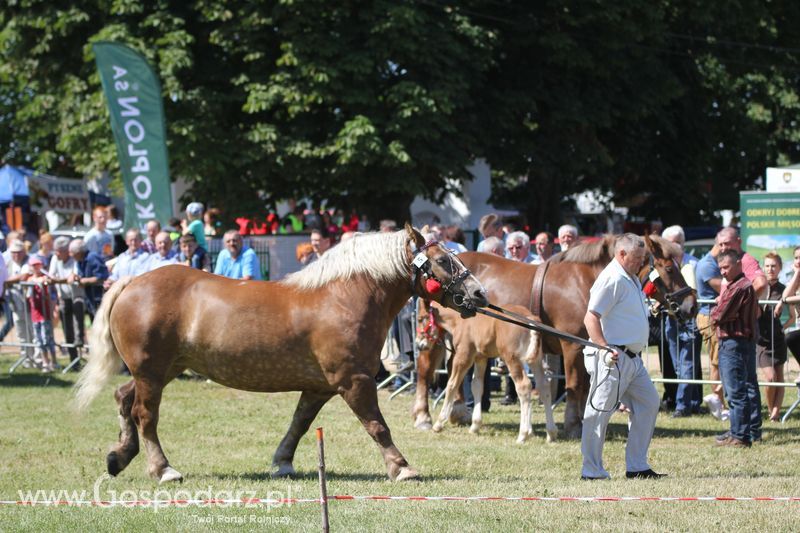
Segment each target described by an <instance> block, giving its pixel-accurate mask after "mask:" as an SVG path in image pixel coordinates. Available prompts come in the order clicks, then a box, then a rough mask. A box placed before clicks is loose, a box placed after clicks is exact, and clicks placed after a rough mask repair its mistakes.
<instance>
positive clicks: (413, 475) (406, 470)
mask: <svg viewBox="0 0 800 533" xmlns="http://www.w3.org/2000/svg"><path fill="white" fill-rule="evenodd" d="M418 478H419V472H417V471H416V470H414V469H413V468H411V467H410V466H404V467H403V468H401V469H400V472H399V473H398V474H397V477H396V478H394V480H395V481H407V480H409V479H418Z"/></svg>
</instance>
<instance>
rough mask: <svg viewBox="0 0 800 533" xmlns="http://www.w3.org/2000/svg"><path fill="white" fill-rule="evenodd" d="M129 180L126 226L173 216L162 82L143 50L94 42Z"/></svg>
mask: <svg viewBox="0 0 800 533" xmlns="http://www.w3.org/2000/svg"><path fill="white" fill-rule="evenodd" d="M92 49H93V50H94V53H95V59H96V61H97V70H98V71H99V72H100V79H101V81H102V83H103V92H104V94H105V96H106V101H107V102H108V110H109V114H110V115H111V130H112V131H113V132H114V140H115V141H116V143H117V153H118V155H119V166H120V169H121V170H122V179H123V182H124V184H125V227H126V228H132V227H139V228H143V227H144V225H145V224H146V223H147V221H149V220H153V219H157V220H158V221H159V222H161V224H162V225H166V224H167V222H168V221H169V218H170V217H171V216H172V194H171V192H170V179H169V163H168V160H167V137H166V129H165V127H164V104H163V101H162V99H161V84H160V83H159V82H158V78H157V77H156V75H155V73H154V72H153V69H152V68H150V65H149V64H148V63H147V60H146V59H145V58H144V57H142V55H141V54H139V53H138V52H136V51H135V50H132V49H131V48H129V47H128V46H125V45H123V44H119V43H110V42H98V43H95V44H94V45H92Z"/></svg>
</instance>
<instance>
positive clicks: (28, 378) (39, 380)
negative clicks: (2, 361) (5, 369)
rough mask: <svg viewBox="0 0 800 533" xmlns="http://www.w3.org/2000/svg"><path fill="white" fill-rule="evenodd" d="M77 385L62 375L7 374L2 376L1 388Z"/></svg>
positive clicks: (65, 386) (0, 378) (0, 380)
mask: <svg viewBox="0 0 800 533" xmlns="http://www.w3.org/2000/svg"><path fill="white" fill-rule="evenodd" d="M74 384H75V383H74V382H73V381H68V380H66V379H62V377H61V374H60V373H58V374H29V373H19V374H10V375H9V374H6V375H4V376H0V388H4V387H6V388H13V387H18V388H19V387H61V388H67V387H72V386H73V385H74Z"/></svg>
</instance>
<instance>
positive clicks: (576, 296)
mask: <svg viewBox="0 0 800 533" xmlns="http://www.w3.org/2000/svg"><path fill="white" fill-rule="evenodd" d="M615 242H616V238H615V237H614V236H613V235H607V236H606V237H604V238H603V240H601V241H598V242H596V243H591V244H581V245H579V246H576V247H574V248H571V249H570V250H568V251H566V252H563V253H560V254H556V255H555V256H553V257H552V258H550V260H549V261H548V262H549V263H550V264H549V266H548V268H547V270H546V274H545V277H544V285H543V288H542V295H541V314H540V316H541V319H542V322H543V323H544V324H546V325H548V326H552V327H555V328H556V329H559V330H561V331H564V332H566V333H569V334H571V335H575V336H578V337H581V338H587V333H586V328H584V326H583V318H584V316H585V315H586V308H587V306H588V304H589V289H590V288H591V286H592V284H593V283H594V280H595V279H597V276H598V275H599V274H600V272H601V271H602V270H603V269H604V268H605V267H606V265H607V264H608V263H609V262H610V261H611V259H612V258H613V257H614V244H615ZM645 243H646V245H647V250H648V252H649V253H648V259H649V260H648V261H645V264H644V265H643V266H642V271H641V272H640V278H641V279H642V280H643V281H646V280H647V277H648V275H649V274H650V272H651V271H655V272H657V273H658V279H657V280H656V283H655V287H656V288H657V289H658V292H657V293H656V294H655V295H654V296H655V298H656V300H658V301H659V302H660V303H661V304H662V305H664V306H666V307H667V308H668V309H669V310H670V312H671V313H673V314H675V315H677V316H678V318H680V319H682V320H686V319H689V318H691V317H694V315H695V313H696V312H697V299H696V297H695V295H694V293H693V292H692V291H691V289H690V288H689V287H688V286H687V285H686V281H685V280H684V279H683V276H682V275H681V273H680V268H679V266H678V265H679V264H680V261H681V250H680V248H679V247H677V246H676V245H674V244H673V243H670V242H669V241H667V240H665V239H662V238H661V237H657V236H645ZM458 257H459V259H461V260H462V261H463V262H464V264H465V265H466V266H467V268H469V269H470V270H471V271H472V272H473V273H474V274H475V276H476V277H477V278H478V279H480V280H481V283H483V284H484V286H485V287H486V290H487V291H488V294H489V300H490V301H491V302H492V303H496V304H499V305H510V304H517V305H522V306H525V307H527V308H528V309H533V307H534V302H533V282H534V275H535V274H536V270H537V268H540V267H541V265H529V264H525V263H520V262H516V261H510V260H508V259H504V258H502V257H498V256H496V255H492V254H483V253H477V252H466V253H463V254H460V255H459V256H458ZM542 349H543V350H544V352H545V353H552V354H561V355H562V356H563V359H564V374H565V376H566V391H567V403H566V410H565V413H564V431H565V433H566V435H567V437H569V438H579V437H580V435H581V426H582V420H583V407H584V405H585V404H586V398H587V396H588V393H589V380H588V374H587V373H586V369H585V368H584V366H583V357H582V349H583V347H582V346H581V345H579V344H575V343H573V342H571V341H568V340H563V339H559V338H556V337H554V336H552V335H547V334H544V335H543V336H542ZM444 352H445V349H444V346H443V345H442V343H437V344H435V345H434V346H433V348H432V349H430V350H422V351H420V354H419V358H418V360H417V371H418V374H417V380H418V381H417V390H416V398H415V401H414V406H413V407H412V416H413V417H414V426H415V427H417V428H419V429H430V428H431V427H432V425H431V415H430V410H429V407H428V386H429V384H430V383H431V382H432V380H433V376H434V373H435V370H436V368H438V367H439V366H440V365H441V361H442V359H443V358H444ZM460 390H461V389H460V388H458V390H457V392H460Z"/></svg>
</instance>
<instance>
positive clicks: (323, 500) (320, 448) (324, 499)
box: [317, 428, 331, 533]
mask: <svg viewBox="0 0 800 533" xmlns="http://www.w3.org/2000/svg"><path fill="white" fill-rule="evenodd" d="M317 454H318V455H319V502H320V504H321V505H322V531H323V532H324V533H328V532H329V531H330V530H331V526H330V523H329V522H328V489H327V487H326V486H325V442H324V440H323V437H322V428H317Z"/></svg>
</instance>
